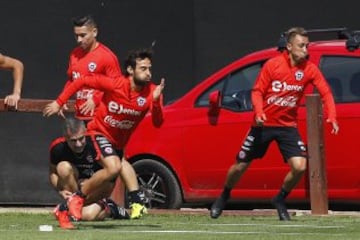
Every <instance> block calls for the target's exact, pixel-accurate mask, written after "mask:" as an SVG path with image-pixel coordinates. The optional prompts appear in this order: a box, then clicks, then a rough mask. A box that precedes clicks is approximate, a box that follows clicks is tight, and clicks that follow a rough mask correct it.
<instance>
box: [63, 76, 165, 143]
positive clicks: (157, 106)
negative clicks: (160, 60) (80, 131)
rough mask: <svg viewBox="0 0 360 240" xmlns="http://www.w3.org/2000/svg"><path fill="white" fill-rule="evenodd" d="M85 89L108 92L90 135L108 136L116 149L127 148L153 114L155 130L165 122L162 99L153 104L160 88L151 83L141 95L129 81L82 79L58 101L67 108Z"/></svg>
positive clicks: (99, 108) (100, 105)
mask: <svg viewBox="0 0 360 240" xmlns="http://www.w3.org/2000/svg"><path fill="white" fill-rule="evenodd" d="M83 86H87V87H90V88H96V89H99V90H101V91H103V92H104V96H103V98H102V101H101V102H100V104H99V106H98V107H97V111H96V114H95V116H94V118H93V120H91V121H90V122H89V123H88V130H89V132H100V133H102V134H104V135H105V136H106V137H107V138H108V140H109V141H110V142H111V143H112V144H113V145H114V146H115V148H116V149H123V148H124V147H125V145H126V143H127V141H128V140H129V138H130V135H131V133H132V132H133V131H134V130H135V128H136V126H137V125H138V124H139V122H140V121H141V120H142V119H143V118H144V116H145V114H146V113H147V112H148V111H149V110H150V111H151V113H152V119H153V123H154V125H155V126H160V125H161V123H162V121H163V115H162V96H161V97H160V100H159V101H153V90H154V88H155V87H156V85H155V84H153V83H150V84H149V85H147V86H145V87H144V88H143V89H142V90H141V91H140V92H137V91H135V90H132V89H131V86H130V79H129V78H125V77H117V78H108V77H106V76H102V75H92V76H86V77H82V78H79V79H78V80H76V81H74V82H73V83H72V84H70V85H69V86H68V87H67V88H66V89H65V90H64V91H63V92H62V93H61V94H60V96H59V97H58V99H57V100H56V101H57V102H58V104H60V105H63V104H64V103H65V102H66V101H67V100H68V99H69V97H70V96H71V95H72V94H74V93H75V92H76V91H77V90H78V89H80V88H82V87H83Z"/></svg>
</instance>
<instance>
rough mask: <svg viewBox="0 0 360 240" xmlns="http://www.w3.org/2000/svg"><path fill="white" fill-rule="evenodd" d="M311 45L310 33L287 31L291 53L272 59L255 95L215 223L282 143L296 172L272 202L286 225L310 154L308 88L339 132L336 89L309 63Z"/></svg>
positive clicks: (214, 213)
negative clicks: (303, 108) (304, 106)
mask: <svg viewBox="0 0 360 240" xmlns="http://www.w3.org/2000/svg"><path fill="white" fill-rule="evenodd" d="M308 46H309V38H308V34H307V32H306V31H305V29H303V28H301V27H294V28H291V29H289V30H288V31H287V45H286V51H284V52H283V53H282V54H281V55H279V56H276V57H274V58H272V59H269V60H268V61H267V62H266V63H265V64H264V66H263V68H262V69H261V72H260V74H259V76H258V78H257V80H256V82H255V85H254V87H253V89H252V94H251V98H252V104H253V106H254V113H255V116H254V122H253V124H252V126H251V128H250V130H249V132H248V134H247V136H246V137H245V139H244V141H243V143H242V146H241V149H240V151H239V153H238V155H237V158H236V163H235V164H234V165H232V166H231V167H230V168H229V170H228V173H227V178H226V181H225V186H224V189H223V191H222V193H221V195H220V196H219V197H218V198H217V200H216V201H215V202H214V203H213V205H212V207H211V209H210V216H211V217H212V218H218V217H219V216H220V215H221V213H222V211H223V209H224V208H225V205H226V202H227V200H228V199H229V198H230V196H231V190H232V189H233V187H234V186H235V184H236V183H237V182H238V181H239V179H240V178H241V176H242V175H243V174H244V172H245V171H246V170H247V169H248V167H249V166H250V164H251V162H252V160H253V159H257V158H262V157H263V156H264V154H265V153H266V151H267V149H268V146H269V144H270V143H271V142H272V141H276V143H277V144H278V146H279V148H280V151H281V154H282V156H283V159H284V162H285V163H287V164H288V165H289V167H290V171H289V172H288V173H287V175H286V176H285V179H284V182H283V184H282V186H281V188H280V191H279V193H278V194H277V195H276V196H275V197H274V198H273V199H272V201H271V202H272V204H273V206H274V207H275V208H276V209H277V212H278V215H279V219H280V220H290V216H289V213H288V211H287V208H286V205H285V199H286V197H287V196H288V195H289V193H290V192H291V190H292V189H293V188H294V187H295V186H296V185H297V183H298V182H299V180H300V179H301V177H302V175H303V173H304V172H305V170H306V161H307V160H306V158H307V152H306V148H305V144H304V143H303V141H302V140H301V137H300V134H299V132H298V129H297V109H298V106H299V103H300V100H301V98H302V97H303V94H304V89H305V87H306V86H307V85H308V84H313V85H314V86H315V87H316V88H317V89H318V91H319V93H320V95H321V99H322V101H323V103H324V105H325V107H326V110H327V115H328V118H327V122H328V123H330V124H331V125H332V133H333V134H337V133H338V131H339V126H338V123H337V121H336V110H335V103H334V98H333V95H332V93H331V89H330V87H329V85H328V84H327V82H326V80H325V79H324V77H323V75H322V73H321V72H320V70H319V69H318V67H317V66H316V65H315V64H313V63H312V62H310V61H308Z"/></svg>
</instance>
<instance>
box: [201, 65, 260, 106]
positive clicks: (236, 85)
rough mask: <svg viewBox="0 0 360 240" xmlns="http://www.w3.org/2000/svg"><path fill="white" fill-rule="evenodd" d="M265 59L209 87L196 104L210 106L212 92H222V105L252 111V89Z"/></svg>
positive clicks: (232, 73)
mask: <svg viewBox="0 0 360 240" xmlns="http://www.w3.org/2000/svg"><path fill="white" fill-rule="evenodd" d="M264 62H265V61H262V62H260V63H256V64H252V65H250V66H246V67H244V68H242V69H238V70H236V71H234V72H231V73H229V74H227V75H226V76H225V77H223V78H222V79H220V80H219V81H218V82H217V83H216V84H215V85H213V86H211V87H210V88H208V89H207V90H206V91H205V92H204V93H203V94H201V96H200V97H199V98H198V100H197V101H196V104H195V105H196V106H200V107H203V106H209V95H210V93H211V92H213V91H216V90H220V91H221V93H222V100H221V107H223V108H226V109H229V110H232V111H250V110H251V109H252V104H251V89H252V87H253V85H254V82H255V80H256V78H257V76H258V74H259V72H260V69H261V67H262V65H263V64H264Z"/></svg>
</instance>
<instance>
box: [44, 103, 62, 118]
mask: <svg viewBox="0 0 360 240" xmlns="http://www.w3.org/2000/svg"><path fill="white" fill-rule="evenodd" d="M60 110H61V106H60V105H59V104H58V103H57V102H56V101H52V102H51V103H49V104H46V106H45V108H44V110H43V116H44V117H50V116H51V115H54V114H56V113H58V112H60Z"/></svg>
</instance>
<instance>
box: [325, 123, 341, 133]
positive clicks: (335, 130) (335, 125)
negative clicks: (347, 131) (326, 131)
mask: <svg viewBox="0 0 360 240" xmlns="http://www.w3.org/2000/svg"><path fill="white" fill-rule="evenodd" d="M326 122H328V123H331V124H332V130H331V133H332V134H335V135H337V134H338V132H339V130H340V128H339V124H338V123H337V122H336V121H332V120H330V119H327V120H326Z"/></svg>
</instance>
